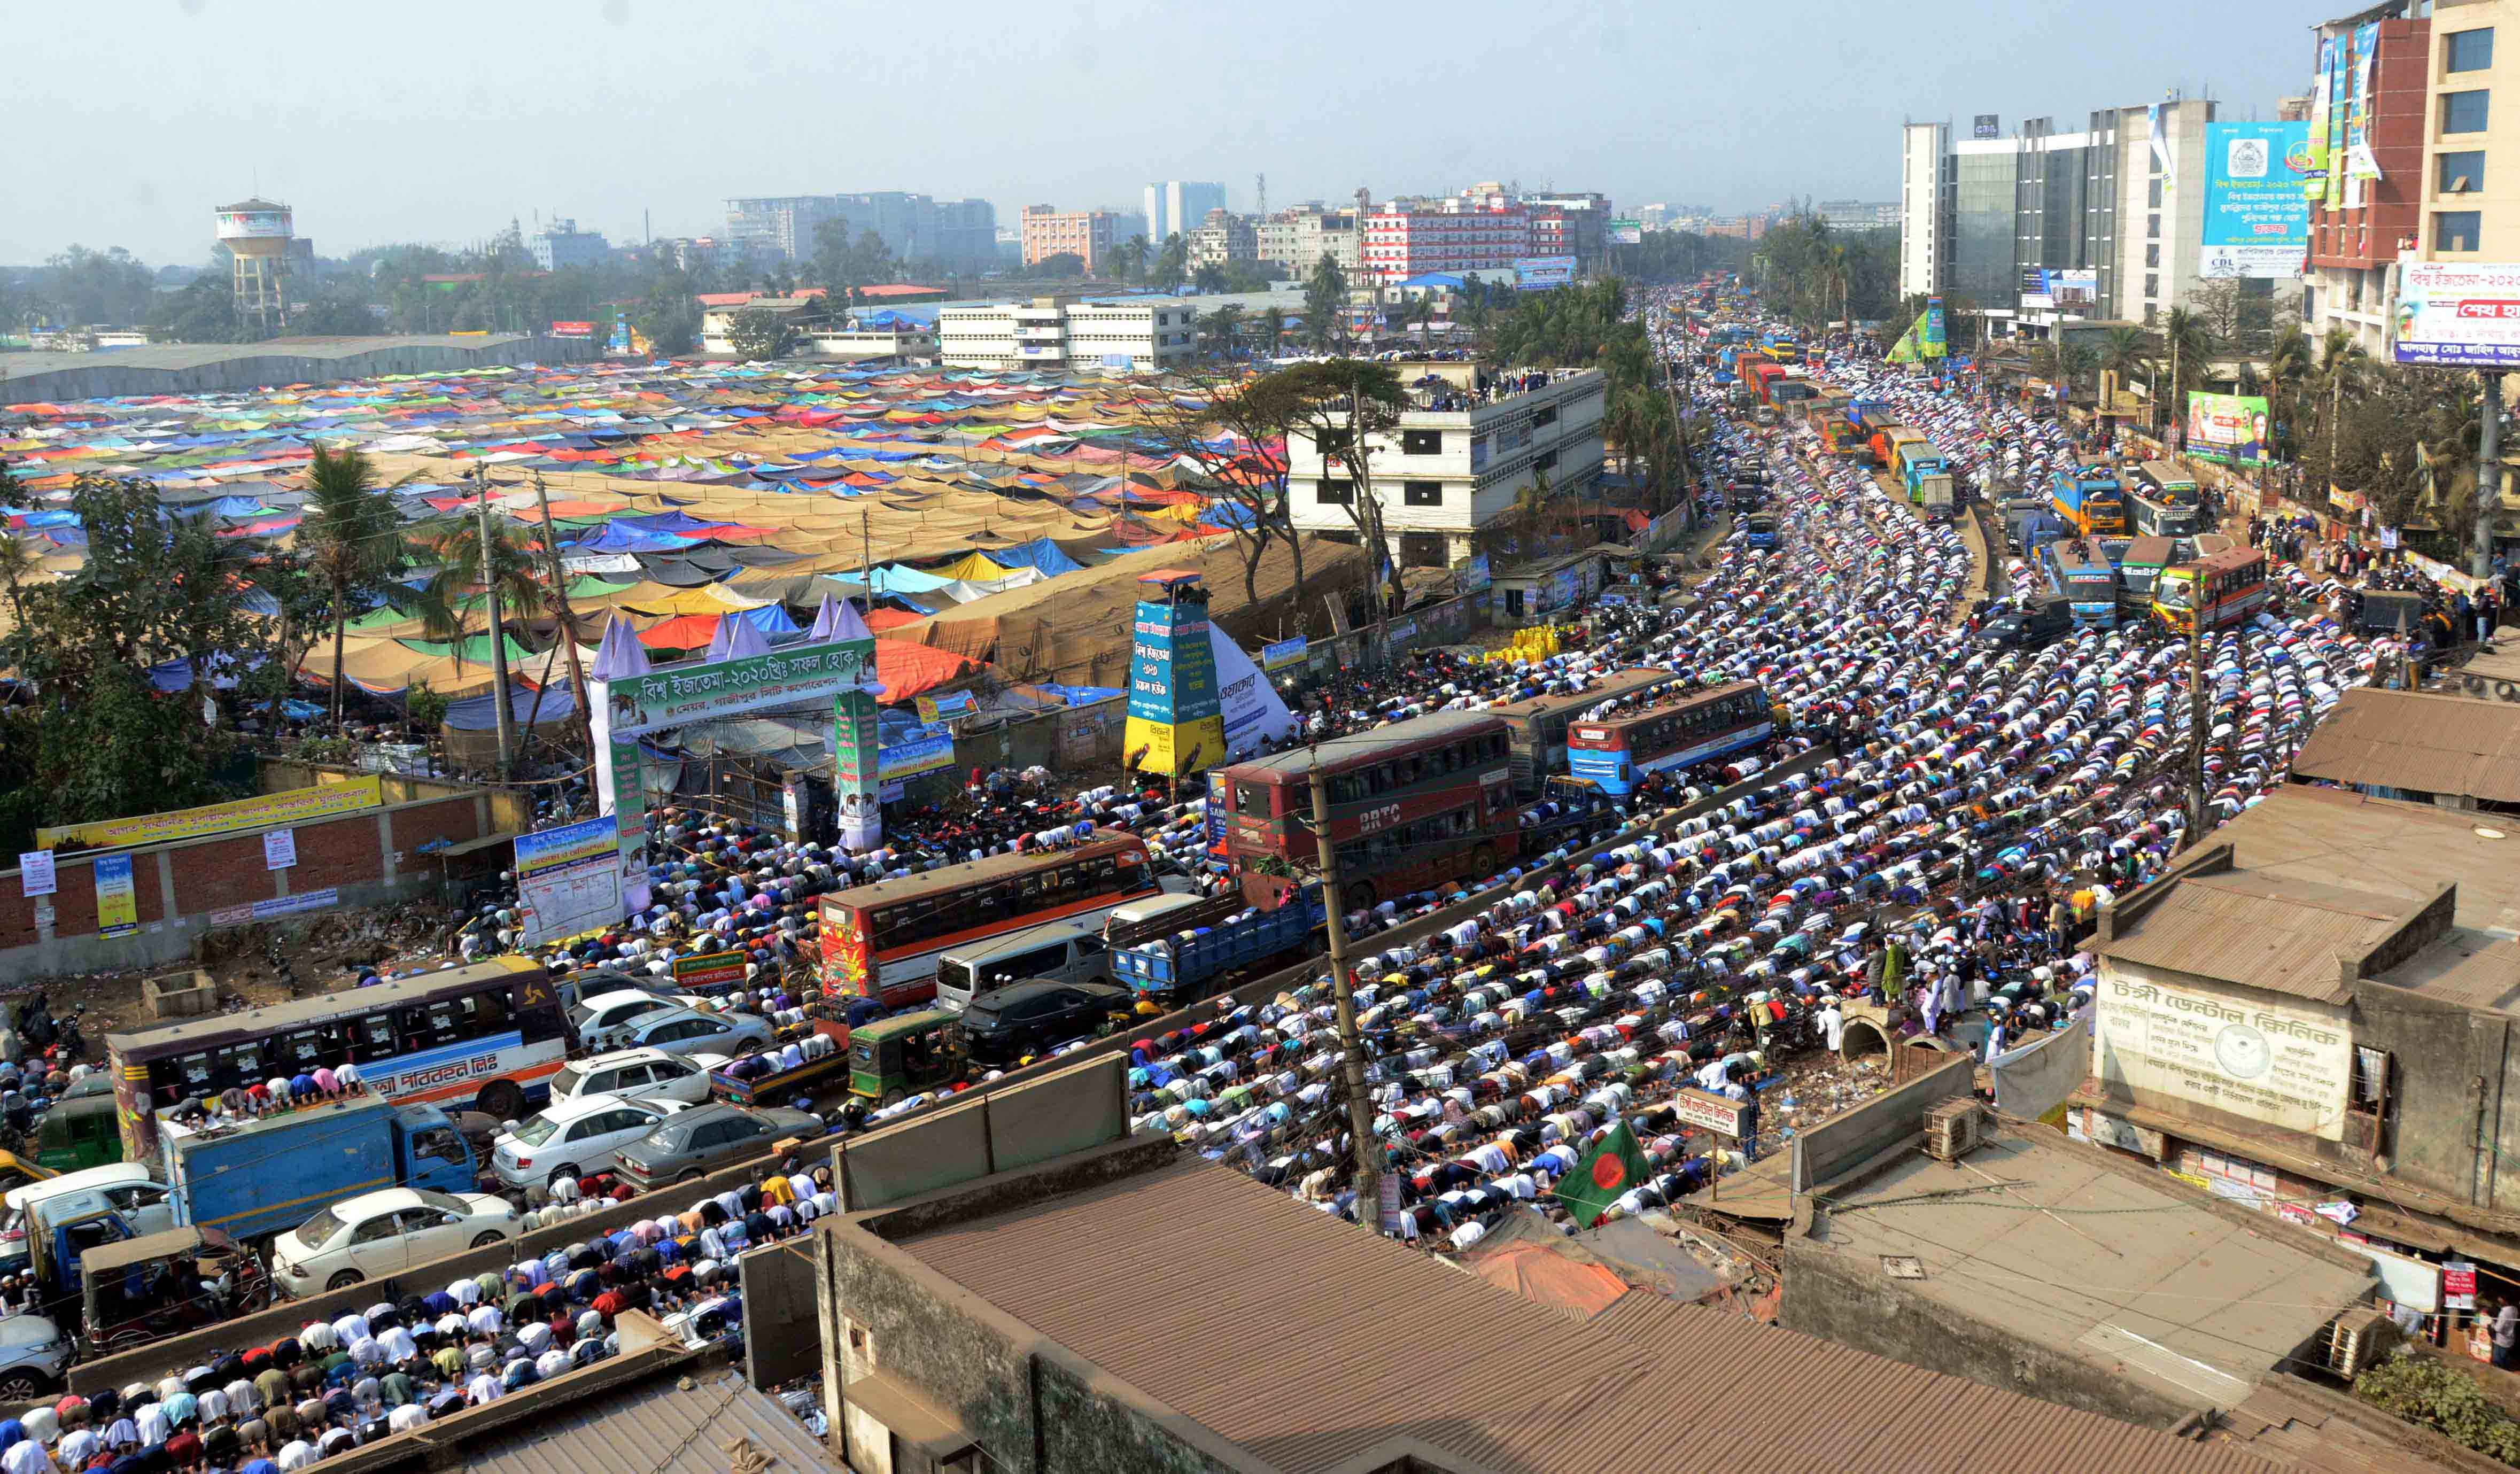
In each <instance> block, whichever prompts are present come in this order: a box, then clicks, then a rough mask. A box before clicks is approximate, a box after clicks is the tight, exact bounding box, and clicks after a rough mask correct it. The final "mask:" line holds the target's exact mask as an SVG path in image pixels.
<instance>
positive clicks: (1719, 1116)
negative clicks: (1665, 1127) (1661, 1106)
mask: <svg viewBox="0 0 2520 1474" xmlns="http://www.w3.org/2000/svg"><path fill="white" fill-rule="evenodd" d="M1671 1110H1672V1114H1673V1115H1675V1116H1677V1117H1679V1118H1680V1121H1681V1124H1682V1125H1684V1126H1694V1127H1696V1128H1697V1129H1698V1130H1700V1131H1711V1132H1714V1133H1715V1134H1716V1135H1718V1136H1724V1137H1732V1138H1734V1139H1739V1138H1741V1137H1745V1136H1748V1135H1749V1134H1750V1102H1749V1101H1747V1100H1732V1099H1727V1098H1726V1097H1724V1096H1722V1095H1718V1094H1710V1093H1709V1092H1706V1091H1701V1090H1698V1089H1696V1088H1695V1087H1693V1086H1688V1087H1683V1088H1682V1090H1681V1092H1680V1094H1676V1095H1674V1096H1672V1097H1671Z"/></svg>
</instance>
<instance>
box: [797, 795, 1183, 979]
mask: <svg viewBox="0 0 2520 1474" xmlns="http://www.w3.org/2000/svg"><path fill="white" fill-rule="evenodd" d="M1162 891H1163V888H1162V887H1161V886H1160V885H1158V884H1157V883H1156V881H1155V872H1154V867H1153V866H1152V865H1150V864H1149V863H1148V859H1147V844H1146V841H1145V840H1143V839H1140V838H1139V837H1138V836H1136V835H1135V834H1113V835H1108V836H1104V835H1096V836H1094V837H1092V838H1090V839H1084V840H1080V841H1078V842H1077V843H1075V844H1071V845H1064V846H1059V847H1057V848H1052V849H1042V850H1025V851H1021V852H1019V853H1016V854H1012V855H992V856H990V857H988V858H987V859H985V860H972V861H967V862H965V863H964V864H961V865H949V866H946V867H945V868H944V869H942V870H933V871H922V872H921V873H919V874H916V875H905V876H903V877H901V878H900V879H898V880H878V881H877V882H876V883H875V884H873V885H861V886H856V887H853V888H852V889H849V890H844V891H834V892H832V894H830V895H827V896H825V897H823V900H822V906H821V912H822V923H823V924H822V947H823V990H824V992H826V993H827V994H834V995H838V996H841V997H847V998H873V999H880V1000H882V1002H883V1005H884V1006H885V1007H888V1008H899V1007H904V1006H907V1005H911V1004H919V1003H925V1002H927V1001H928V1000H929V999H932V998H934V997H935V996H936V963H937V961H938V960H939V959H941V958H943V957H944V955H945V954H946V953H947V952H950V951H953V950H956V949H958V948H968V947H970V946H971V945H972V944H974V943H976V942H981V941H986V940H988V939H989V938H992V937H999V936H1004V935H1007V934H1008V933H1011V932H1017V931H1022V930H1024V929H1025V928H1027V927H1032V926H1039V925H1040V924H1042V923H1043V922H1045V921H1063V920H1069V919H1075V920H1081V921H1100V920H1102V918H1103V917H1105V916H1109V915H1110V914H1111V911H1112V908H1114V907H1119V906H1126V905H1128V904H1129V903H1130V902H1132V901H1143V900H1146V899H1147V898H1148V897H1150V896H1156V895H1160V894H1162Z"/></svg>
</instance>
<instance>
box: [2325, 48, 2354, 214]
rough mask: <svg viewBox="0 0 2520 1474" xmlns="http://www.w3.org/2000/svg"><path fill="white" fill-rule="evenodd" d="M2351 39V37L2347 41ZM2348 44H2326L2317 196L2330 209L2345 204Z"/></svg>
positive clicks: (2350, 61) (2350, 69) (2350, 68)
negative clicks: (2323, 161)
mask: <svg viewBox="0 0 2520 1474" xmlns="http://www.w3.org/2000/svg"><path fill="white" fill-rule="evenodd" d="M2349 40H2350V38H2349ZM2351 50H2352V48H2351V46H2350V45H2349V42H2348V41H2335V42H2330V43H2329V54H2328V63H2327V86H2326V88H2325V91H2326V93H2327V187H2326V189H2325V191H2324V192H2323V193H2322V194H2321V196H2320V197H2319V198H2320V199H2321V200H2322V201H2325V203H2326V205H2327V207H2328V208H2329V209H2339V208H2342V207H2343V206H2344V204H2345V89H2346V85H2347V83H2348V82H2349V80H2350V79H2351V78H2352V76H2353V69H2354V68H2353V57H2352V55H2351Z"/></svg>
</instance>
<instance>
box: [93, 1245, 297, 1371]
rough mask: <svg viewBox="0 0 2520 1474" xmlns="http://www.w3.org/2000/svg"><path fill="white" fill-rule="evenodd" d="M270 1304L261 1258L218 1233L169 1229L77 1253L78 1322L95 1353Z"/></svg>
mask: <svg viewBox="0 0 2520 1474" xmlns="http://www.w3.org/2000/svg"><path fill="white" fill-rule="evenodd" d="M270 1303H271V1279H270V1277H269V1276H268V1275H266V1274H265V1273H263V1269H262V1263H261V1261H259V1260H257V1259H255V1258H254V1257H253V1256H252V1255H251V1254H249V1253H247V1252H246V1250H245V1249H244V1248H243V1247H242V1246H240V1245H239V1244H238V1243H237V1241H236V1240H235V1239H232V1238H230V1237H228V1236H227V1235H226V1234H224V1233H222V1232H220V1231H219V1230H218V1229H216V1228H168V1229H165V1230H164V1231H162V1232H158V1233H145V1234H142V1235H141V1236H140V1237H138V1238H126V1239H123V1240H122V1241H121V1242H119V1243H110V1244H105V1245H102V1246H100V1247H98V1248H94V1249H90V1250H88V1251H87V1252H86V1253H84V1254H82V1255H80V1256H79V1325H80V1332H81V1338H82V1339H83V1340H84V1341H85V1342H86V1346H87V1351H88V1353H89V1354H90V1355H91V1356H112V1354H113V1353H115V1352H117V1351H127V1350H129V1349H130V1348H132V1347H135V1346H140V1345H143V1344H145V1343H147V1342H150V1341H155V1340H157V1339H158V1338H159V1337H161V1336H175V1335H181V1334H183V1333H184V1332H186V1331H191V1330H199V1329H201V1328H202V1327H203V1326H205V1325H216V1324H217V1323H219V1322H220V1321H222V1320H228V1319H232V1318H235V1317H238V1316H242V1315H246V1314H248V1313H249V1312H252V1311H258V1310H261V1309H263V1308H264V1307H265V1306H268V1305H269V1304H270Z"/></svg>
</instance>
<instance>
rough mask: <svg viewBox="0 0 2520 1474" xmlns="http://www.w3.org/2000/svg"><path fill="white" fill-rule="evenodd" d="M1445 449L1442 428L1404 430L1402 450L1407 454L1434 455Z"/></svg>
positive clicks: (1401, 443) (1402, 452) (1401, 441)
mask: <svg viewBox="0 0 2520 1474" xmlns="http://www.w3.org/2000/svg"><path fill="white" fill-rule="evenodd" d="M1443 449H1444V432H1443V431H1442V430H1402V431H1401V432H1400V452H1401V454H1402V455H1407V456H1432V455H1437V454H1440V453H1441V452H1442V451H1443Z"/></svg>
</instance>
